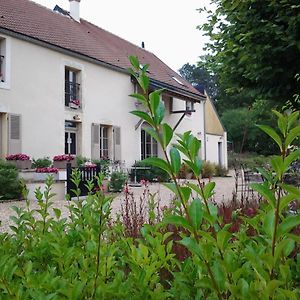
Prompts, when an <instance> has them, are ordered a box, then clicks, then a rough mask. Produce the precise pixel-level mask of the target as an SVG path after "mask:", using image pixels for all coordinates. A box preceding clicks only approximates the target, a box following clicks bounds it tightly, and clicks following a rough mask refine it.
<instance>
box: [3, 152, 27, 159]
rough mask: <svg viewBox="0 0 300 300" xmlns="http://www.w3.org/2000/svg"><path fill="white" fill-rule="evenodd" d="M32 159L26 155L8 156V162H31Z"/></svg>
mask: <svg viewBox="0 0 300 300" xmlns="http://www.w3.org/2000/svg"><path fill="white" fill-rule="evenodd" d="M29 159H30V157H29V156H28V155H26V154H22V153H18V154H11V155H8V156H6V160H29Z"/></svg>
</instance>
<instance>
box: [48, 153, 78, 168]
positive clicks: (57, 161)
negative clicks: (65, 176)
mask: <svg viewBox="0 0 300 300" xmlns="http://www.w3.org/2000/svg"><path fill="white" fill-rule="evenodd" d="M67 163H70V164H71V166H72V167H75V166H76V160H75V156H74V155H71V154H63V155H56V156H54V157H53V168H58V169H66V168H67Z"/></svg>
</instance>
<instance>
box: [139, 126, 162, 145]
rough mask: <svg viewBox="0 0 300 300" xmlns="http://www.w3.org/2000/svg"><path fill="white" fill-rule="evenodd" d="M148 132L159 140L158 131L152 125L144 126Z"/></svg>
mask: <svg viewBox="0 0 300 300" xmlns="http://www.w3.org/2000/svg"><path fill="white" fill-rule="evenodd" d="M143 129H144V130H145V131H146V132H147V133H149V134H150V135H151V136H152V137H153V138H154V139H155V140H156V141H157V142H159V136H158V134H157V132H156V131H155V129H153V128H152V127H146V126H145V127H144V128H143Z"/></svg>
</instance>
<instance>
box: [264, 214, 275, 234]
mask: <svg viewBox="0 0 300 300" xmlns="http://www.w3.org/2000/svg"><path fill="white" fill-rule="evenodd" d="M274 222H275V215H274V211H273V210H270V211H269V212H268V213H267V214H266V215H265V217H264V222H263V229H264V231H265V232H266V234H267V235H268V236H269V237H270V238H272V237H273V232H274Z"/></svg>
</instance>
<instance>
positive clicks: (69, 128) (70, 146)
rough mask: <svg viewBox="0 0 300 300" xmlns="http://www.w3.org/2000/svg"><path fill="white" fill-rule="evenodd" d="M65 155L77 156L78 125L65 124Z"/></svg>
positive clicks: (68, 122) (69, 122)
mask: <svg viewBox="0 0 300 300" xmlns="http://www.w3.org/2000/svg"><path fill="white" fill-rule="evenodd" d="M65 154H72V155H77V124H76V123H75V122H71V121H66V122H65Z"/></svg>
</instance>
